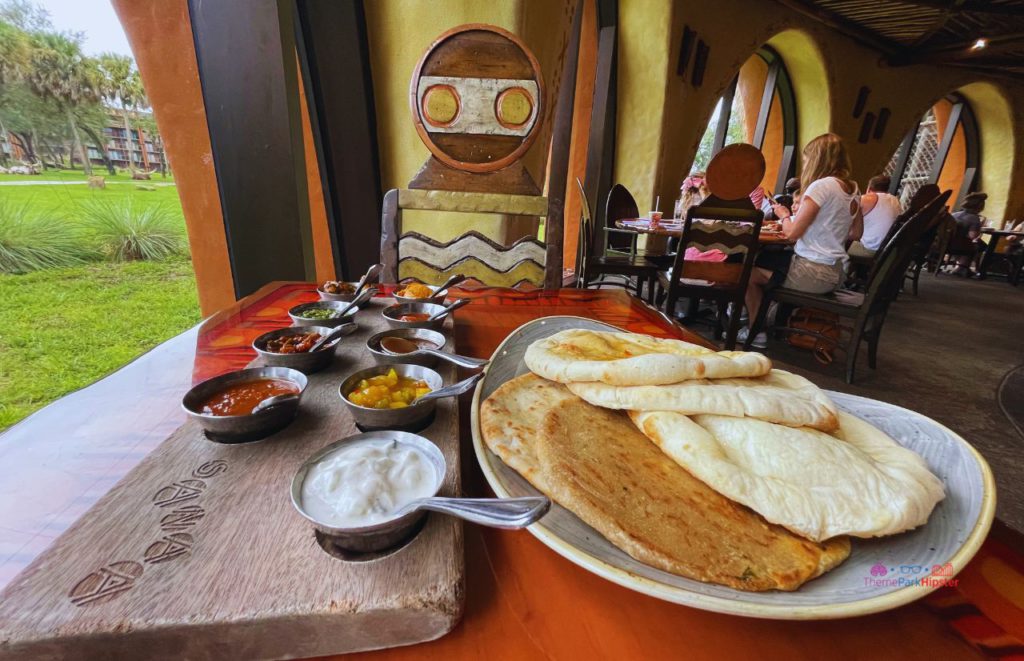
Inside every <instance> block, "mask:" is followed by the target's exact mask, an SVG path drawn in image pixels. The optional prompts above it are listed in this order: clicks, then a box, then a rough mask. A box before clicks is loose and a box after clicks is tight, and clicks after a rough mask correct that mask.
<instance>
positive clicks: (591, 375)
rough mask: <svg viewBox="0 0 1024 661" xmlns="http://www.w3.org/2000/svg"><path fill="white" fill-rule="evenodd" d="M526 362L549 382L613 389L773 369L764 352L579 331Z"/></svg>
mask: <svg viewBox="0 0 1024 661" xmlns="http://www.w3.org/2000/svg"><path fill="white" fill-rule="evenodd" d="M523 360H524V361H525V362H526V366H527V367H529V368H530V371H532V372H533V373H534V374H537V375H539V376H542V377H544V378H545V379H550V380H552V381H558V382H559V383H577V382H587V381H597V382H600V383H606V384H609V385H613V386H646V385H660V384H665V383H677V382H679V381H687V380H690V379H701V378H705V379H726V378H731V377H742V376H762V375H764V374H767V373H768V371H769V370H770V369H771V368H772V363H771V361H770V360H768V358H766V357H765V356H763V355H761V354H759V353H754V352H745V351H717V352H716V351H711V350H710V349H705V348H704V347H702V346H699V345H697V344H691V343H689V342H683V341H681V340H667V339H661V338H657V337H651V336H649V335H639V334H636V333H609V332H599V331H592V330H582V329H578V328H577V329H570V330H564V331H561V332H559V333H555V334H554V335H552V336H550V337H546V338H544V339H541V340H537V341H536V342H534V343H532V344H531V345H530V346H529V347H528V348H527V350H526V354H525V355H524V356H523Z"/></svg>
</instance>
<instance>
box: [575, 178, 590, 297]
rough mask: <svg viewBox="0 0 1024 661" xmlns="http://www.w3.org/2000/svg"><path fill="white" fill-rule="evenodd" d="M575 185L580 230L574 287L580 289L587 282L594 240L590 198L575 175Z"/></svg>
mask: <svg viewBox="0 0 1024 661" xmlns="http://www.w3.org/2000/svg"><path fill="white" fill-rule="evenodd" d="M576 187H577V188H578V189H579V191H580V230H579V240H578V241H577V248H576V287H577V288H578V289H582V288H584V287H585V286H586V282H587V262H588V261H590V255H591V251H592V250H593V245H594V244H593V240H594V217H593V215H592V214H591V212H590V200H588V199H587V192H586V191H585V190H583V182H582V181H580V179H579V177H576Z"/></svg>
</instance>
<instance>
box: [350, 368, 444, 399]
mask: <svg viewBox="0 0 1024 661" xmlns="http://www.w3.org/2000/svg"><path fill="white" fill-rule="evenodd" d="M428 392H430V386H428V385H427V383H426V381H417V380H416V379H410V378H408V377H405V376H399V375H398V374H396V373H395V370H394V369H391V370H388V373H387V374H381V375H379V376H371V377H370V378H369V379H360V381H359V383H357V384H356V387H355V388H354V389H353V390H352V392H350V393H349V394H348V395H346V397H348V401H350V402H352V403H353V404H356V405H358V406H365V407H367V408H371V409H401V408H405V407H406V406H409V404H412V403H413V400H415V399H416V398H417V397H422V396H423V395H426V394H427V393H428Z"/></svg>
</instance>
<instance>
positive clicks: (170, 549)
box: [68, 459, 228, 606]
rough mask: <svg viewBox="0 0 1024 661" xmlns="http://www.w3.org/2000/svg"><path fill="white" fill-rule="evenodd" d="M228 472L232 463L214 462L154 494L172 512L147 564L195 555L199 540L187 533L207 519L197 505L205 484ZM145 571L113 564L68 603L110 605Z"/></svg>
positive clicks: (80, 586)
mask: <svg viewBox="0 0 1024 661" xmlns="http://www.w3.org/2000/svg"><path fill="white" fill-rule="evenodd" d="M227 469H228V462H226V461H224V460H223V459H213V460H211V461H207V462H206V463H204V464H202V465H200V466H199V467H198V468H196V469H195V470H194V471H192V475H190V476H189V477H188V478H187V479H183V480H176V481H174V482H172V483H171V484H168V485H166V486H163V487H161V488H159V489H157V491H156V493H154V494H153V499H152V501H153V505H155V506H156V507H157V508H159V509H160V510H161V511H167V510H169V512H168V513H166V514H163V516H161V518H160V520H159V524H160V536H159V537H158V538H157V539H156V540H155V541H153V542H151V543H150V544H149V545H148V546H146V548H145V550H144V551H143V553H142V560H143V562H145V563H146V564H149V565H157V564H161V563H164V562H169V561H173V560H176V559H178V558H182V557H185V556H187V555H189V554H190V553H191V552H192V547H193V545H194V544H195V542H196V538H195V537H194V536H193V534H191V533H190V532H184V531H186V530H192V529H193V528H194V527H195V525H196V524H197V523H198V522H199V521H200V520H201V519H202V518H203V517H205V516H206V511H205V510H204V509H203V508H202V507H201V506H200V505H199V504H198V502H196V501H197V500H198V499H199V497H200V496H201V495H202V494H203V492H204V491H205V490H206V482H204V481H203V480H208V479H210V478H212V477H216V476H218V475H220V474H221V473H224V472H225V471H227ZM200 478H201V479H200ZM143 571H144V569H143V565H142V564H141V563H139V562H135V561H132V560H118V561H115V562H110V563H108V564H106V565H104V566H102V567H100V568H99V569H97V570H96V571H94V572H92V573H90V574H89V575H87V576H85V577H84V578H82V579H80V580H79V581H78V582H77V583H75V585H74V587H72V588H71V591H70V592H69V593H68V599H70V600H71V603H72V604H74V605H75V606H86V605H88V604H96V603H102V602H106V601H110V600H111V599H114V598H115V597H117V596H119V595H121V594H124V593H125V592H127V591H128V590H130V589H131V588H132V587H133V586H134V584H135V581H136V580H137V579H138V578H139V577H140V576H142V573H143Z"/></svg>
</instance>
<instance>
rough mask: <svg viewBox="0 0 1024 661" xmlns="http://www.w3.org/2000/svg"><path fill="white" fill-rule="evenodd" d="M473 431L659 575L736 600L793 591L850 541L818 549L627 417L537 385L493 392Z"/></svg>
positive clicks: (536, 381) (535, 380)
mask: <svg viewBox="0 0 1024 661" xmlns="http://www.w3.org/2000/svg"><path fill="white" fill-rule="evenodd" d="M538 418H539V419H541V421H542V424H540V425H536V424H535V423H536V422H537V420H538ZM480 422H481V431H482V432H483V436H484V442H485V443H486V444H487V446H488V447H489V448H491V450H492V451H494V452H495V453H497V454H498V455H499V456H501V457H502V458H503V460H505V461H506V463H508V464H509V465H510V466H511V467H512V468H514V469H515V470H516V471H518V472H519V473H520V474H522V475H523V476H524V477H525V478H526V479H527V480H529V481H530V482H531V483H532V484H533V485H534V486H535V487H537V488H538V489H539V490H540V491H542V492H543V493H545V494H546V495H548V496H549V497H550V498H552V499H553V500H555V501H556V502H558V503H559V504H560V505H562V506H563V507H566V508H568V509H569V510H571V511H572V512H573V513H575V514H576V515H577V516H579V517H580V518H581V519H582V520H583V521H585V522H586V523H587V524H589V525H590V526H591V527H593V528H594V529H596V530H597V531H598V532H600V533H601V534H602V535H604V536H605V537H606V538H607V539H608V540H609V541H610V542H611V543H612V544H614V545H615V546H617V547H619V548H620V549H622V550H623V551H625V552H626V553H628V554H629V555H631V556H632V557H634V558H636V559H637V560H639V561H640V562H643V563H646V564H649V565H651V566H654V567H657V568H659V569H663V570H665V571H668V572H671V573H674V574H679V575H681V576H686V577H688V578H693V579H696V580H700V581H705V582H712V583H718V584H721V585H727V586H729V587H733V588H736V589H739V590H746V591H763V590H773V589H775V590H795V589H796V588H798V587H800V585H801V584H803V583H805V582H806V581H809V580H811V579H812V578H814V577H816V576H819V575H821V574H823V573H824V572H826V571H828V570H830V569H832V568H834V567H836V566H838V565H839V564H840V563H841V562H842V561H843V560H845V559H846V557H847V556H848V555H849V553H850V543H849V539H847V538H837V539H833V540H829V541H828V542H825V543H824V544H820V543H817V542H812V541H810V540H807V539H804V538H802V537H798V536H796V535H794V534H792V533H790V532H789V531H787V530H785V529H783V528H782V527H780V526H775V525H771V524H769V523H767V522H766V521H765V520H764V519H763V518H761V517H760V516H759V515H757V514H756V513H754V512H752V511H751V510H749V509H747V508H746V507H743V506H742V505H739V504H738V503H734V502H733V501H731V500H729V499H727V498H725V497H723V496H722V495H720V494H718V493H717V492H715V491H714V490H713V489H711V488H709V487H708V486H707V485H705V484H704V483H703V482H701V481H700V480H698V479H696V478H694V477H693V476H692V475H690V474H689V473H687V472H686V471H685V470H684V469H683V468H681V467H680V466H679V465H677V464H676V463H675V462H674V461H672V460H671V459H670V458H669V457H668V456H666V455H665V454H664V453H663V452H661V451H659V450H658V448H657V447H655V446H654V445H653V444H652V443H650V442H649V441H648V440H647V439H646V438H645V437H644V436H643V434H641V433H640V432H639V431H637V429H636V428H635V427H634V426H633V424H632V423H631V422H630V421H629V419H628V418H627V417H626V416H625V415H623V414H621V413H616V412H613V411H606V410H603V409H600V408H597V407H594V406H591V405H589V404H587V403H586V402H583V401H581V400H580V399H578V398H576V397H574V396H573V395H571V394H570V393H569V392H568V391H567V390H566V389H565V387H564V386H561V385H558V384H554V383H551V382H547V381H544V380H543V379H540V378H539V377H537V376H535V375H532V374H527V375H524V376H520V377H518V378H516V379H513V380H511V381H509V382H507V383H505V384H504V385H502V386H501V387H500V388H498V390H496V391H495V392H494V393H493V394H492V395H491V397H489V398H488V399H487V400H486V401H485V402H484V404H483V405H482V406H481V408H480ZM505 457H509V459H505Z"/></svg>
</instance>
